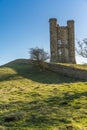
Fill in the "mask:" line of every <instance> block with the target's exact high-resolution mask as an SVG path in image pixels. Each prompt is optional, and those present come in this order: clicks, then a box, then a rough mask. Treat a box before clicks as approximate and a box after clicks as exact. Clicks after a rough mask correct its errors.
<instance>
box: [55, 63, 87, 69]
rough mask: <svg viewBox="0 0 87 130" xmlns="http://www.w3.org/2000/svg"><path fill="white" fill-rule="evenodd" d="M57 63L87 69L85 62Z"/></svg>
mask: <svg viewBox="0 0 87 130" xmlns="http://www.w3.org/2000/svg"><path fill="white" fill-rule="evenodd" d="M57 64H59V65H64V66H70V67H73V68H77V69H81V70H87V64H68V63H57Z"/></svg>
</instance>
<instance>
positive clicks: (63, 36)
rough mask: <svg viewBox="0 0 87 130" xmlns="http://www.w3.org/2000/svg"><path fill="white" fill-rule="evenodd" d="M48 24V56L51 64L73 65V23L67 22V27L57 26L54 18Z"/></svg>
mask: <svg viewBox="0 0 87 130" xmlns="http://www.w3.org/2000/svg"><path fill="white" fill-rule="evenodd" d="M49 23H50V55H51V59H50V61H51V62H61V63H73V64H75V63H76V61H75V38H74V21H73V20H69V21H67V26H59V24H57V19H56V18H51V19H50V20H49Z"/></svg>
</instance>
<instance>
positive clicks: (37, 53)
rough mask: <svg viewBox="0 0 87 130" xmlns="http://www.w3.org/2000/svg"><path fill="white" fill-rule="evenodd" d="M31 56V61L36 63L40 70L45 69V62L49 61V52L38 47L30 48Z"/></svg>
mask: <svg viewBox="0 0 87 130" xmlns="http://www.w3.org/2000/svg"><path fill="white" fill-rule="evenodd" d="M29 54H30V59H31V60H34V61H36V62H37V64H38V66H39V67H40V69H45V67H44V61H46V60H47V59H49V55H48V53H47V52H45V51H44V49H40V48H38V47H36V48H30V51H29ZM34 63H35V62H34Z"/></svg>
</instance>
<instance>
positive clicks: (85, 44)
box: [76, 38, 87, 58]
mask: <svg viewBox="0 0 87 130" xmlns="http://www.w3.org/2000/svg"><path fill="white" fill-rule="evenodd" d="M76 52H77V53H78V54H79V55H81V56H82V57H84V58H87V38H85V39H83V40H82V41H78V42H77V48H76Z"/></svg>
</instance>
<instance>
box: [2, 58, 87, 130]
mask: <svg viewBox="0 0 87 130" xmlns="http://www.w3.org/2000/svg"><path fill="white" fill-rule="evenodd" d="M0 130H87V82H82V81H78V80H76V79H72V78H68V77H63V76H62V75H58V74H57V73H53V72H50V71H43V72H41V71H40V70H39V69H38V68H37V67H32V65H31V64H30V63H29V62H26V60H17V61H14V62H11V63H9V64H6V65H4V66H1V67H0Z"/></svg>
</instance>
